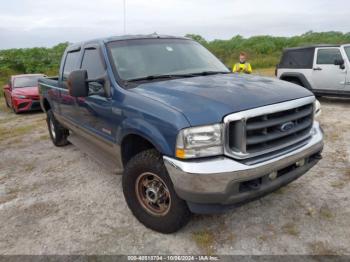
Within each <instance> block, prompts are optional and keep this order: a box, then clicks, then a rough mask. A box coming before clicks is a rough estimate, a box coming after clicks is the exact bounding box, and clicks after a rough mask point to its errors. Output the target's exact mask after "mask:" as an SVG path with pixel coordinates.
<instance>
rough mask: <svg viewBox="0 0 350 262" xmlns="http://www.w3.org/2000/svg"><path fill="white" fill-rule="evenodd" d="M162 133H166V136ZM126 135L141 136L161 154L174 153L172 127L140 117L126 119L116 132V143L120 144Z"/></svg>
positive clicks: (174, 134) (174, 133)
mask: <svg viewBox="0 0 350 262" xmlns="http://www.w3.org/2000/svg"><path fill="white" fill-rule="evenodd" d="M160 129H162V130H160ZM164 129H165V130H164ZM174 131H175V132H174ZM163 134H166V137H165V135H163ZM128 135H138V136H141V137H143V138H144V139H146V140H147V141H149V142H150V143H151V144H152V145H153V146H154V147H155V148H156V149H157V150H158V151H159V152H160V153H161V154H163V155H167V156H173V155H174V148H175V141H176V135H177V130H174V129H173V127H170V126H169V127H165V125H162V126H160V127H159V126H158V127H157V126H155V125H153V124H151V123H150V122H148V121H146V120H144V119H141V118H137V119H135V118H134V119H126V120H125V121H124V122H123V123H122V125H121V126H120V128H119V130H118V132H117V141H118V144H121V143H122V141H123V139H124V138H125V137H126V136H128Z"/></svg>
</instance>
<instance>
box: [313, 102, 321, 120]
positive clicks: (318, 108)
mask: <svg viewBox="0 0 350 262" xmlns="http://www.w3.org/2000/svg"><path fill="white" fill-rule="evenodd" d="M320 114H321V103H320V101H318V100H317V99H316V101H315V102H314V116H315V117H319V116H320Z"/></svg>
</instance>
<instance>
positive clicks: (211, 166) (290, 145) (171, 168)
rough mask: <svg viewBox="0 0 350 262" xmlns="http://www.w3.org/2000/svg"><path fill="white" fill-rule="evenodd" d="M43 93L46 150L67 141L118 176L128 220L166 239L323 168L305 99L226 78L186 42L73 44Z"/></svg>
mask: <svg viewBox="0 0 350 262" xmlns="http://www.w3.org/2000/svg"><path fill="white" fill-rule="evenodd" d="M39 89H40V98H41V99H40V101H41V105H42V108H43V110H45V112H46V114H47V124H48V130H49V134H50V137H51V139H52V142H53V143H54V144H55V145H56V146H64V145H67V144H68V142H71V143H73V144H74V145H76V146H78V147H79V148H81V149H82V150H84V151H85V152H86V153H88V154H90V155H92V156H93V157H95V158H96V159H97V160H98V161H99V162H101V163H102V164H103V165H104V166H105V167H110V168H113V170H114V171H115V172H118V173H123V178H122V188H123V192H124V196H125V200H126V202H127V204H128V206H129V208H130V210H131V211H132V213H133V214H134V215H135V217H136V218H137V219H138V220H139V221H140V222H142V223H143V224H144V225H146V226H147V227H149V228H151V229H153V230H157V231H159V232H162V233H171V232H175V231H177V230H179V229H180V228H181V227H183V226H184V225H185V224H186V223H187V222H188V221H189V219H190V215H191V213H202V214H203V213H215V212H222V211H225V210H227V209H228V208H232V207H235V206H237V205H240V204H242V203H243V202H247V201H250V200H253V199H256V198H258V197H261V196H264V195H266V194H268V193H270V192H272V191H274V190H276V189H278V188H280V187H281V186H284V185H286V184H288V183H290V182H292V181H293V180H295V179H297V178H298V177H300V176H301V175H303V174H304V173H306V172H307V171H308V170H309V169H310V168H311V167H313V166H314V165H315V164H316V163H317V162H318V161H319V159H320V158H321V151H322V148H323V134H322V131H321V129H320V127H319V124H318V123H317V122H316V121H314V108H315V97H314V95H313V94H312V93H311V92H310V91H308V90H307V89H305V88H303V87H300V86H297V85H294V84H291V83H288V82H285V81H280V80H276V79H272V78H263V77H259V76H256V75H237V74H232V73H230V72H229V70H228V69H227V68H226V67H225V65H223V64H222V63H221V62H220V61H219V60H218V59H217V58H216V57H215V56H214V55H212V54H211V53H210V52H209V51H208V50H207V49H205V48H204V47H203V46H201V45H200V44H198V43H197V42H194V41H193V40H191V39H187V38H181V37H171V36H159V35H143V36H120V37H111V38H104V39H97V40H92V41H88V42H83V43H78V44H73V45H71V46H69V47H67V49H66V51H65V53H64V55H63V58H62V61H61V67H60V74H59V76H58V77H56V78H43V79H40V80H39ZM58 164H59V163H58ZM116 190H118V189H117V188H116Z"/></svg>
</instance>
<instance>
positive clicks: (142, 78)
mask: <svg viewBox="0 0 350 262" xmlns="http://www.w3.org/2000/svg"><path fill="white" fill-rule="evenodd" d="M192 76H195V75H194V74H168V75H149V76H143V77H137V78H132V79H129V80H126V81H125V82H127V83H128V82H137V81H144V80H155V79H163V78H170V79H171V78H177V77H192Z"/></svg>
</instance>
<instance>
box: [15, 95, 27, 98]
mask: <svg viewBox="0 0 350 262" xmlns="http://www.w3.org/2000/svg"><path fill="white" fill-rule="evenodd" d="M16 97H17V98H27V97H26V96H22V95H16Z"/></svg>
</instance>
